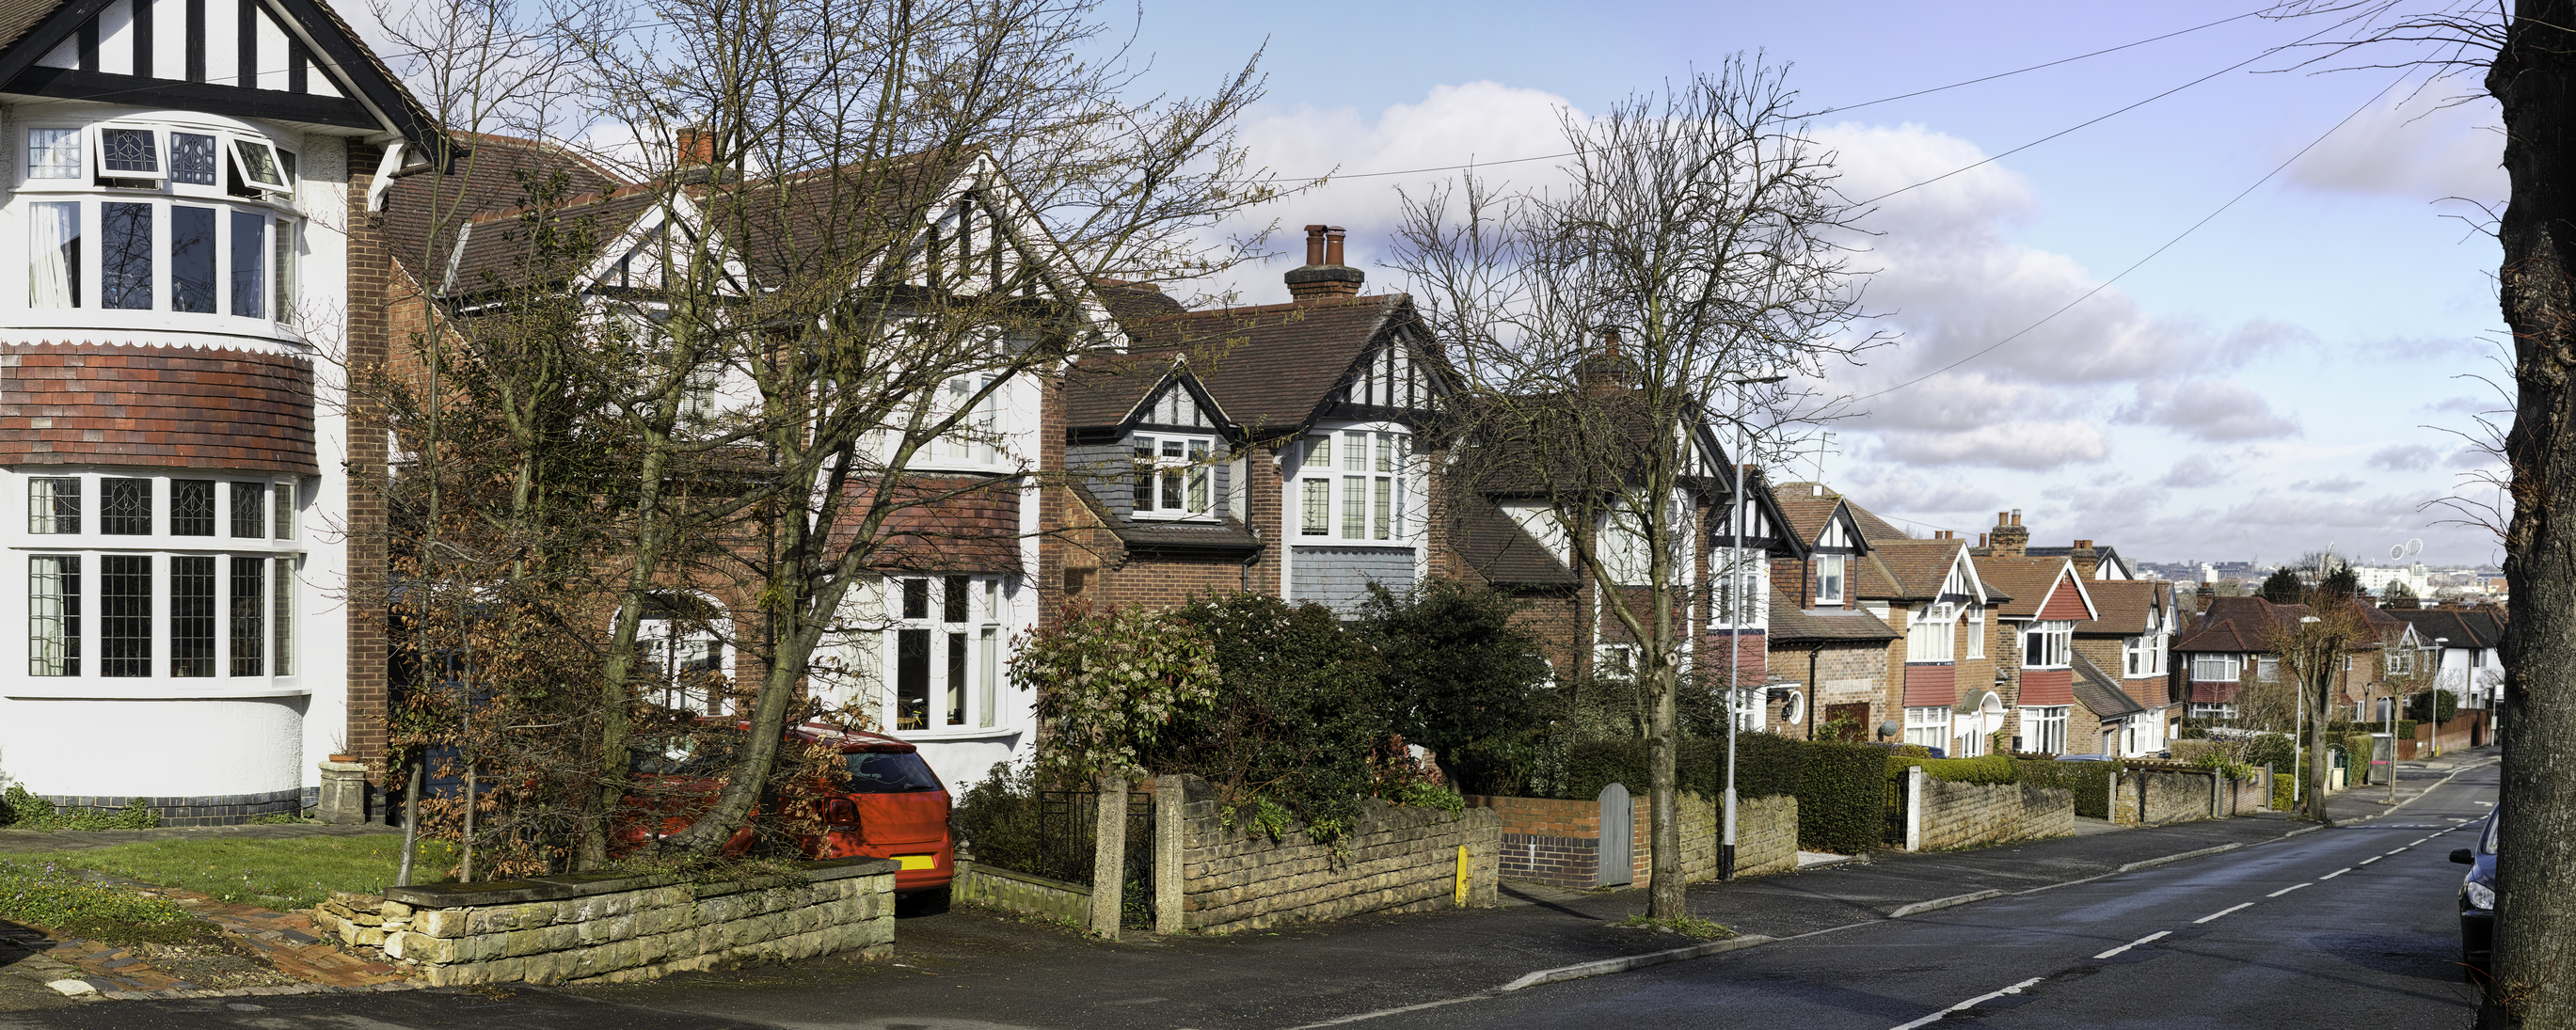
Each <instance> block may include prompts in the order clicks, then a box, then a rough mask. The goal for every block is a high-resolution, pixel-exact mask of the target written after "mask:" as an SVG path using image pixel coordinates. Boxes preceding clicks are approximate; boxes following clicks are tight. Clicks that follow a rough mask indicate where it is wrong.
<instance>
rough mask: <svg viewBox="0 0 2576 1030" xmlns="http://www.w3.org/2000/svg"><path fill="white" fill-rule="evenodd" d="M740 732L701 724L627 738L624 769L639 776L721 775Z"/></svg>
mask: <svg viewBox="0 0 2576 1030" xmlns="http://www.w3.org/2000/svg"><path fill="white" fill-rule="evenodd" d="M742 740H743V734H742V733H741V732H739V731H733V730H729V729H724V728H716V727H702V728H700V729H698V730H697V731H696V732H692V733H684V734H674V735H671V736H667V737H644V738H639V739H636V740H633V741H629V742H628V743H627V745H626V749H627V763H626V768H627V771H629V772H632V773H636V774H638V775H643V776H722V775H724V774H725V773H727V772H730V771H732V769H733V765H734V754H735V751H736V749H738V748H740V747H741V746H742Z"/></svg>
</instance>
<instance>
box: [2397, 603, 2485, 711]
mask: <svg viewBox="0 0 2576 1030" xmlns="http://www.w3.org/2000/svg"><path fill="white" fill-rule="evenodd" d="M2388 614H2390V615H2393V616H2396V617H2397V618H2399V619H2403V620H2405V621H2406V624H2407V625H2409V626H2412V627H2414V629H2415V642H2416V644H2417V645H2418V646H2420V647H2423V648H2426V649H2428V650H2430V651H2439V652H2440V653H2439V654H2437V655H2431V656H2430V657H2431V658H2432V660H2433V662H2434V670H2435V676H2434V685H2436V686H2439V687H2441V688H2442V689H2444V690H2448V691H2450V692H2451V693H2452V695H2453V696H2455V697H2457V698H2458V699H2459V702H2458V703H2459V706H2460V707H2462V708H2494V707H2496V702H2497V701H2498V700H2500V699H2501V698H2502V695H2503V693H2504V650H2503V648H2504V628H2505V612H2504V609H2502V608H2495V607H2484V606H2481V607H2477V608H2394V609H2389V611H2388Z"/></svg>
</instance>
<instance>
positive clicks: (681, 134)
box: [671, 125, 716, 168]
mask: <svg viewBox="0 0 2576 1030" xmlns="http://www.w3.org/2000/svg"><path fill="white" fill-rule="evenodd" d="M671 144H672V146H671V149H672V150H673V151H674V154H673V157H675V158H676V159H677V164H678V165H679V167H682V168H704V167H707V166H708V165H712V164H714V163H716V134H715V133H712V132H709V131H707V130H706V129H705V128H704V127H703V126H697V125H683V126H680V129H679V131H678V132H676V133H673V134H672V140H671Z"/></svg>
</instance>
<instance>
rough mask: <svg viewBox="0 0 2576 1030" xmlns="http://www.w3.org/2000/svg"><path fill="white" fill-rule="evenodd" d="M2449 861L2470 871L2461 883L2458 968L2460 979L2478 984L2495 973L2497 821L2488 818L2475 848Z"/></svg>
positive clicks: (2490, 817)
mask: <svg viewBox="0 0 2576 1030" xmlns="http://www.w3.org/2000/svg"><path fill="white" fill-rule="evenodd" d="M2451 861H2454V862H2458V863H2460V864H2461V865H2464V866H2467V867H2469V875H2467V876H2465V877H2462V878H2461V879H2460V964H2461V965H2462V966H2463V967H2465V968H2464V969H2463V971H2462V973H2461V975H2462V976H2463V977H2465V978H2467V979H2468V981H2469V982H2470V983H2477V982H2479V981H2481V980H2483V979H2485V978H2486V977H2487V975H2488V974H2489V973H2491V972H2493V970H2494V966H2493V965H2492V964H2491V963H2493V962H2494V960H2495V871H2496V819H2495V816H2494V815H2493V814H2489V815H2488V816H2487V822H2486V826H2485V827H2483V828H2482V829H2480V830H2479V832H2478V846H2477V847H2474V848H2461V849H2459V850H2457V851H2453V852H2451Z"/></svg>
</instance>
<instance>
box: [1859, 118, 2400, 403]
mask: <svg viewBox="0 0 2576 1030" xmlns="http://www.w3.org/2000/svg"><path fill="white" fill-rule="evenodd" d="M2404 81H2406V77H2405V76H2404V75H2400V76H2398V77H2397V78H2396V79H2395V80H2392V81H2391V82H2389V84H2388V85H2385V86H2382V87H2380V88H2379V92H2376V93H2373V94H2371V95H2370V99H2368V100H2364V101H2362V102H2361V106H2359V107H2356V108H2353V109H2352V113H2351V114H2347V115H2345V116H2343V119H2342V120H2341V121H2337V122H2336V123H2334V124H2333V125H2330V126H2327V127H2326V131H2324V132H2321V133H2318V134H2317V138H2315V139H2312V140H2309V141H2308V145H2307V146H2304V147H2300V148H2299V150H2298V152H2297V153H2295V154H2291V155H2290V156H2289V157H2287V158H2285V159H2283V160H2282V161H2281V163H2280V164H2277V165H2274V166H2272V170H2271V171H2268V172H2265V173H2263V177H2262V178H2260V179H2256V180H2254V183H2253V185H2251V186H2247V187H2245V188H2244V189H2242V190H2239V191H2237V193H2236V195H2235V196H2233V197H2229V198H2227V202H2226V203H2224V204H2220V205H2218V209H2217V210H2215V211H2211V212H2210V213H2208V214H2206V215H2202V216H2201V217H2200V220H2199V221H2197V222H2193V223H2191V225H2190V226H2188V227H2186V228H2184V229H2183V231H2181V232H2178V233H2175V234H2174V236H2173V238H2172V239H2169V240H2166V241H2165V242H2164V244H2163V245H2162V246H2159V247H2157V248H2156V249H2154V250H2151V251H2148V252H2147V256H2145V257H2142V258H2139V259H2138V260H2136V261H2134V262H2131V263H2130V265H2129V267H2127V268H2123V269H2121V270H2120V274H2118V275H2115V276H2112V277H2110V278H2108V279H2104V280H2102V281H2101V282H2099V283H2096V284H2094V286H2093V288H2092V289H2089V290H2086V291H2084V293H2083V294H2082V295H2080V296H2078V297H2076V298H2075V299H2074V300H2070V301H2067V302H2066V303H2065V304H2064V305H2062V306H2060V307H2059V308H2058V309H2057V310H2055V311H2051V312H2049V313H2048V314H2046V315H2044V316H2042V317H2041V318H2040V319H2039V321H2036V322H2032V323H2031V324H2029V325H2026V326H2023V327H2022V328H2021V330H2020V331H2019V332H2016V333H2014V334H2012V335H2010V336H2007V337H2004V338H2003V339H2000V340H1996V341H1995V342H1993V343H1990V344H1987V345H1985V346H1984V347H1982V348H1980V349H1978V350H1977V351H1976V352H1975V353H1972V354H1969V355H1967V356H1965V357H1962V358H1960V359H1958V360H1957V361H1953V362H1951V363H1949V364H1947V365H1943V366H1941V367H1939V368H1936V369H1933V370H1932V371H1929V372H1926V373H1923V374H1922V375H1919V376H1916V377H1914V378H1912V379H1908V380H1906V381H1904V382H1901V383H1898V384H1896V385H1894V386H1891V387H1888V388H1887V389H1884V390H1880V391H1878V392H1876V393H1869V394H1863V395H1861V396H1859V397H1854V398H1852V400H1853V401H1854V402H1855V403H1857V402H1859V401H1865V400H1869V399H1871V398H1873V397H1885V396H1887V395H1888V394H1891V393H1895V392H1896V391H1898V390H1902V389H1905V388H1907V387H1909V386H1913V385H1916V384H1918V383H1921V382H1923V381H1925V380H1928V379H1931V378H1933V377H1935V376H1938V375H1941V374H1942V373H1945V372H1948V371H1950V370H1951V369H1954V368H1957V367H1959V366H1961V365H1965V364H1967V363H1968V362H1971V361H1974V360H1976V359H1978V358H1981V357H1984V356H1986V355H1987V354H1991V353H1993V352H1994V351H1995V350H1996V349H1997V348H1999V347H2002V346H2003V345H2005V344H2008V343H2011V342H2013V341H2014V340H2018V339H2021V338H2022V337H2024V336H2028V335H2030V334H2031V333H2032V332H2034V331H2037V330H2038V329H2039V327H2041V326H2044V325H2047V324H2048V323H2049V322H2050V321H2052V320H2054V319H2056V318H2057V316H2059V315H2063V314H2065V313H2067V312H2068V311H2072V310H2074V309H2075V306H2076V305H2078V304H2082V303H2084V302H2085V301H2088V300H2091V299H2093V297H2094V295H2096V294H2099V293H2101V292H2102V291H2104V290H2107V289H2110V288H2111V284H2113V283H2116V282H2119V281H2120V280H2122V279H2125V278H2128V276H2129V273H2131V272H2135V271H2137V270H2138V269H2139V268H2141V267H2143V266H2145V265H2146V263H2147V262H2149V261H2153V260H2155V259H2156V256H2157V255H2159V254H2162V253H2164V252H2165V251H2168V250H2171V249H2173V246H2174V245H2175V244H2177V243H2181V242H2182V241H2183V238H2184V237H2187V236H2190V235H2191V234H2192V233H2194V232H2197V231H2199V229H2200V227H2201V226H2204V225H2208V224H2209V223H2210V221H2211V220H2212V219H2215V218H2217V217H2218V216H2219V215H2222V214H2225V213H2227V209H2228V208H2231V207H2235V206H2236V203H2237V202H2238V201H2241V200H2244V199H2245V198H2246V197H2247V196H2249V195H2251V194H2252V193H2253V192H2254V191H2255V190H2257V189H2260V188H2262V186H2263V184H2264V183H2267V182H2270V181H2272V177H2273V176H2276V175H2279V174H2281V172H2282V171H2284V170H2286V169H2288V168H2289V167H2290V166H2291V165H2292V164H2294V163H2297V161H2298V160H2299V159H2300V158H2302V157H2306V156H2307V154H2308V151H2311V150H2314V149H2316V148H2317V144H2320V143H2323V142H2325V141H2326V137H2328V136H2332V135H2334V134H2335V132H2336V131H2337V130H2339V129H2342V128H2343V127H2344V126H2346V125H2349V124H2351V123H2352V120H2353V119H2355V118H2359V117H2361V113H2362V112H2364V111H2367V110H2370V108H2371V105H2373V104H2377V103H2379V98H2381V97H2384V96H2387V95H2388V91H2389V90H2392V89H2396V88H2397V85H2398V83H2402V82H2404Z"/></svg>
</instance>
